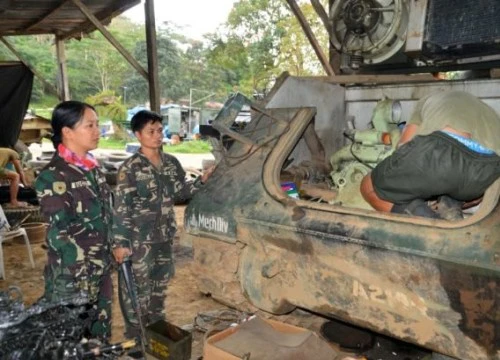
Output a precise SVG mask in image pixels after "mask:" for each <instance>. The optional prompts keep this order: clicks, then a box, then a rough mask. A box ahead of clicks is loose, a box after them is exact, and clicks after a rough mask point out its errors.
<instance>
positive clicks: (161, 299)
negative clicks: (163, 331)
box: [118, 242, 175, 338]
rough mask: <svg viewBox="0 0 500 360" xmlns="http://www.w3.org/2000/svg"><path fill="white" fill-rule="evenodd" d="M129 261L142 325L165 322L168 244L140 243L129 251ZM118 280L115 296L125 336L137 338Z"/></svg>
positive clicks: (129, 304) (128, 301)
mask: <svg viewBox="0 0 500 360" xmlns="http://www.w3.org/2000/svg"><path fill="white" fill-rule="evenodd" d="M131 261H132V271H133V273H134V274H133V277H134V284H133V286H135V289H136V293H137V298H138V302H139V304H140V308H141V317H142V323H143V325H144V326H146V325H149V324H153V323H154V322H156V321H158V320H165V299H166V291H167V284H168V281H169V280H170V278H171V277H172V276H173V275H174V272H175V267H174V262H173V256H172V245H171V243H170V242H161V243H153V244H151V243H149V244H145V243H143V244H141V245H140V246H139V247H137V248H134V249H133V253H132V256H131ZM120 275H121V274H120ZM122 280H123V276H120V281H119V285H118V292H119V294H118V295H119V298H120V306H121V309H122V313H123V317H124V319H125V336H126V337H128V338H133V337H137V336H139V335H140V329H139V321H138V319H137V316H136V313H135V311H134V309H133V306H132V301H131V299H130V296H129V294H128V292H127V288H126V286H125V283H124V281H122Z"/></svg>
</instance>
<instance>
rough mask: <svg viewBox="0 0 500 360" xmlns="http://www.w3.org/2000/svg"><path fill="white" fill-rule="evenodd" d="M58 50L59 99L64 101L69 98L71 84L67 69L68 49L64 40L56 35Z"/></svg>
mask: <svg viewBox="0 0 500 360" xmlns="http://www.w3.org/2000/svg"><path fill="white" fill-rule="evenodd" d="M56 52H57V75H58V76H57V85H58V93H59V99H62V100H64V101H66V100H69V99H70V96H69V84H68V71H67V69H66V51H65V46H64V40H63V39H61V38H60V37H59V36H57V35H56Z"/></svg>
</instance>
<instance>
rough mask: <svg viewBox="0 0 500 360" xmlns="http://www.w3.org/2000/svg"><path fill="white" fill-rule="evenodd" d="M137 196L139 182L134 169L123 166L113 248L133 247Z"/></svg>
mask: <svg viewBox="0 0 500 360" xmlns="http://www.w3.org/2000/svg"><path fill="white" fill-rule="evenodd" d="M136 196H137V182H136V180H135V175H134V173H133V171H132V169H130V168H127V167H121V168H120V169H119V171H118V175H117V184H116V189H115V205H114V210H113V231H112V237H111V239H112V241H111V245H112V247H113V248H117V247H125V248H129V249H130V248H131V247H132V244H131V239H132V235H133V232H134V228H135V223H134V213H133V203H134V198H135V197H136Z"/></svg>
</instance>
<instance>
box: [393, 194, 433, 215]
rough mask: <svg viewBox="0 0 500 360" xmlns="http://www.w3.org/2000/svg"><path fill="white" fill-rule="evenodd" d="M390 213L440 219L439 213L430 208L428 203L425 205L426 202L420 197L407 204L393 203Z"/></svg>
mask: <svg viewBox="0 0 500 360" xmlns="http://www.w3.org/2000/svg"><path fill="white" fill-rule="evenodd" d="M391 213H394V214H406V215H411V216H420V217H425V218H430V219H441V217H440V216H439V214H438V213H436V212H435V211H434V210H432V209H431V208H430V207H429V205H427V202H426V201H425V200H422V199H415V200H413V201H411V202H410V203H408V204H394V206H393V207H392V209H391Z"/></svg>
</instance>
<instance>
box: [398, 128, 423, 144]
mask: <svg viewBox="0 0 500 360" xmlns="http://www.w3.org/2000/svg"><path fill="white" fill-rule="evenodd" d="M417 129H418V125H417V124H406V126H405V127H404V129H403V132H402V134H401V138H400V139H399V142H398V147H400V146H401V145H403V144H405V143H407V142H408V141H410V140H411V139H413V138H414V137H415V134H416V133H417Z"/></svg>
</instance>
